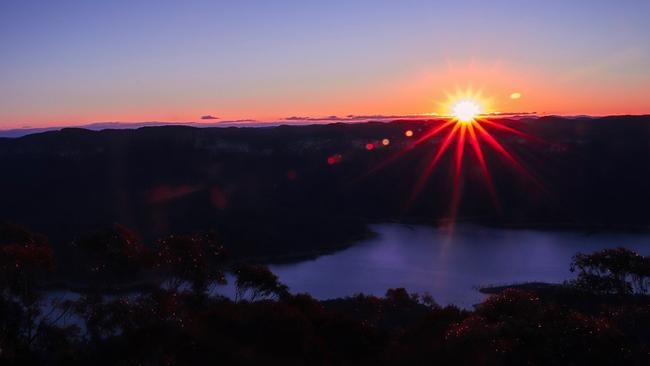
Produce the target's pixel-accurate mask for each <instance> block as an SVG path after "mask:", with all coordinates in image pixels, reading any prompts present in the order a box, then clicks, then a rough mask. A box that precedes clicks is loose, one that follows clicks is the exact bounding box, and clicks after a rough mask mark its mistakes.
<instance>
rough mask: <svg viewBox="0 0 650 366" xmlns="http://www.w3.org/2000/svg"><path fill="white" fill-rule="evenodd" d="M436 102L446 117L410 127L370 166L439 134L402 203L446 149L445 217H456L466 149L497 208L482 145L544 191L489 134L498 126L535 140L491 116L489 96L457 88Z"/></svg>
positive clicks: (421, 186)
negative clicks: (398, 145)
mask: <svg viewBox="0 0 650 366" xmlns="http://www.w3.org/2000/svg"><path fill="white" fill-rule="evenodd" d="M439 104H440V109H441V110H443V111H445V114H443V115H442V116H444V117H448V118H444V119H442V118H441V119H440V120H439V121H435V122H432V123H431V128H430V129H429V130H428V131H424V132H422V133H421V134H420V135H419V136H417V135H415V134H414V132H413V131H412V130H407V131H406V132H405V136H406V137H407V138H411V137H413V138H414V140H413V141H412V142H411V143H409V144H408V145H407V146H406V147H404V148H403V149H402V150H400V151H398V152H396V153H395V154H394V155H393V156H391V157H390V158H389V159H388V160H386V161H384V162H383V163H381V164H380V165H379V166H378V167H375V168H373V170H372V171H376V170H378V169H381V168H382V167H384V166H386V165H387V164H389V163H390V162H392V161H394V160H396V159H398V158H399V157H400V156H401V155H403V154H405V153H408V152H409V151H412V150H413V149H414V148H415V147H416V146H417V145H419V144H421V143H423V142H426V141H430V140H431V139H433V138H434V137H435V136H442V138H441V139H440V140H439V142H437V143H436V147H434V149H435V153H434V154H433V155H432V158H431V160H430V161H429V162H428V164H426V166H425V167H424V170H423V171H422V173H421V174H420V176H419V178H418V179H417V181H416V183H415V187H414V189H413V191H412V192H411V195H410V197H409V199H408V201H407V203H406V207H408V206H410V205H411V204H412V203H413V202H414V200H415V199H416V198H417V196H418V195H419V194H420V193H421V192H422V190H423V189H424V188H425V185H426V182H427V180H428V179H429V176H430V175H431V173H432V171H433V169H434V168H435V166H436V165H437V164H438V163H439V162H440V160H441V158H442V156H443V155H444V154H445V152H447V151H450V150H451V154H452V158H451V161H452V174H451V178H452V180H453V182H452V186H453V187H454V188H453V192H452V197H451V202H450V210H449V215H450V216H449V217H450V218H452V219H455V218H456V214H457V212H458V208H459V204H460V195H461V187H462V184H461V183H462V180H463V179H464V178H463V175H462V174H461V172H462V170H463V165H464V160H466V159H467V158H466V156H467V155H468V153H469V155H473V157H474V159H475V161H476V163H477V167H478V168H479V171H481V172H482V175H483V178H484V184H485V186H486V188H487V190H488V192H489V194H490V196H491V198H492V201H493V204H494V206H495V207H496V208H497V209H499V206H500V204H499V200H498V197H497V192H496V190H495V187H494V185H493V182H492V176H491V174H490V171H489V169H488V165H487V161H486V155H485V153H484V149H485V148H486V147H489V148H491V150H493V152H494V153H493V154H494V155H495V156H500V157H502V158H504V159H505V160H506V161H508V162H509V163H510V164H511V165H512V166H513V167H514V169H515V170H516V171H517V172H518V173H520V174H522V175H523V176H525V177H527V178H528V180H529V181H530V182H532V183H534V185H535V186H537V187H538V188H540V189H541V190H542V191H544V187H543V186H542V185H541V183H539V182H538V181H537V180H536V179H535V177H533V176H532V175H531V174H530V173H529V172H528V171H527V170H526V168H525V167H524V166H523V165H522V164H521V163H520V162H519V161H518V160H517V159H516V158H515V157H514V156H513V155H512V154H511V153H510V152H509V151H508V150H507V149H506V147H505V146H504V145H502V143H501V142H500V141H499V140H498V139H497V137H496V136H494V135H493V132H496V131H497V130H498V131H500V133H501V134H503V133H509V134H513V135H516V136H519V137H522V138H524V139H526V140H528V141H536V139H535V138H534V137H532V136H530V135H528V134H526V133H524V132H521V131H518V130H516V129H514V128H512V127H510V126H509V125H508V124H505V123H502V122H501V121H499V120H498V119H495V118H491V117H490V116H491V114H492V113H495V112H491V111H492V106H491V99H490V98H485V97H483V96H482V95H481V91H472V90H471V89H468V90H465V91H463V90H460V89H457V90H456V93H455V94H449V93H447V101H446V102H443V103H439ZM466 150H467V151H466Z"/></svg>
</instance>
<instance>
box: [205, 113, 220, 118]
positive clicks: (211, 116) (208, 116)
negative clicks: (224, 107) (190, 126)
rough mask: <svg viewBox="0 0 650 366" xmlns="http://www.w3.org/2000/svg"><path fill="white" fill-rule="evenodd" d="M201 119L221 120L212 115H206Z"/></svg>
mask: <svg viewBox="0 0 650 366" xmlns="http://www.w3.org/2000/svg"><path fill="white" fill-rule="evenodd" d="M201 119H219V117H215V116H213V115H211V114H208V115H205V116H201Z"/></svg>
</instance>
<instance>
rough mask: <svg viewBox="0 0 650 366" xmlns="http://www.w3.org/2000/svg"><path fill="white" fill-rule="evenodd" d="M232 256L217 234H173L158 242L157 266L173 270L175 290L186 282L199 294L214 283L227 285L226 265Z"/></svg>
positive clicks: (172, 281)
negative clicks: (229, 256) (220, 242)
mask: <svg viewBox="0 0 650 366" xmlns="http://www.w3.org/2000/svg"><path fill="white" fill-rule="evenodd" d="M227 258H228V254H227V252H226V250H225V249H224V247H223V246H222V245H221V244H219V242H218V241H217V239H216V236H215V235H214V234H209V233H208V234H193V235H172V236H169V237H168V238H166V239H162V240H160V241H158V252H157V261H156V265H157V267H158V268H162V269H165V270H167V271H169V273H170V274H171V276H172V278H171V280H170V282H171V284H172V286H173V287H175V288H178V287H179V286H180V285H181V284H182V283H183V282H184V281H187V282H189V283H190V285H191V286H192V290H193V291H194V292H196V293H203V292H205V291H206V290H207V288H208V287H209V285H210V284H212V283H215V282H216V283H221V284H223V283H225V282H226V277H225V274H224V271H223V270H224V265H225V263H226V260H227Z"/></svg>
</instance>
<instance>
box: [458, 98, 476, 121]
mask: <svg viewBox="0 0 650 366" xmlns="http://www.w3.org/2000/svg"><path fill="white" fill-rule="evenodd" d="M451 114H452V115H453V116H454V118H456V119H457V120H458V121H460V122H463V123H469V122H472V121H474V120H475V119H476V117H478V115H479V114H481V106H480V104H479V103H478V102H476V101H475V100H471V99H464V100H459V101H458V102H456V103H455V104H454V105H453V106H452V108H451Z"/></svg>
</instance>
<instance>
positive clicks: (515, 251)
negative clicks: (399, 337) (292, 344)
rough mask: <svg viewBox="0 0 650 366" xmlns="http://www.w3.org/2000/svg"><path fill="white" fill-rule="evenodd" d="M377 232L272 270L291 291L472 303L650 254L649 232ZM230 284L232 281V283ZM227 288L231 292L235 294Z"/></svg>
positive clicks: (396, 228) (389, 228) (472, 228)
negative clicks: (577, 264) (583, 257)
mask: <svg viewBox="0 0 650 366" xmlns="http://www.w3.org/2000/svg"><path fill="white" fill-rule="evenodd" d="M371 229H372V230H373V231H374V232H376V233H377V234H378V235H377V237H375V238H372V239H369V240H365V241H363V242H360V243H358V244H356V245H354V246H352V247H350V248H348V249H345V250H342V251H339V252H336V253H333V254H330V255H324V256H321V257H318V258H316V259H314V260H307V261H303V262H299V263H293V264H283V265H273V266H271V270H272V271H273V272H274V273H275V274H277V275H278V276H279V277H280V280H281V281H283V282H284V283H286V284H287V285H288V286H289V287H290V289H291V291H292V292H309V293H310V294H312V296H314V297H315V298H318V299H329V298H336V297H342V296H349V295H353V294H355V293H359V292H363V293H366V294H373V295H383V294H384V293H385V292H386V289H388V288H392V287H404V288H406V289H407V290H408V291H409V292H411V291H414V292H429V293H430V294H431V295H432V296H433V298H434V299H435V300H436V301H437V302H438V303H439V304H441V305H446V304H456V305H458V306H461V307H465V308H470V307H471V306H472V305H473V304H476V303H478V302H480V301H481V300H482V299H484V296H485V295H483V294H481V293H480V292H478V291H477V290H476V287H477V286H484V285H503V284H511V283H516V282H527V281H542V282H555V283H559V282H562V281H564V280H566V279H569V278H573V277H574V276H573V274H572V273H571V272H570V271H569V263H570V262H571V256H573V255H574V254H575V253H577V252H592V251H596V250H600V249H604V248H613V247H617V246H625V247H627V248H630V249H633V250H636V251H638V252H639V253H641V254H644V255H648V254H650V234H647V233H646V234H623V233H599V234H590V235H587V234H585V233H581V232H577V231H536V230H513V229H501V228H489V227H482V226H476V225H466V224H458V225H456V226H455V227H454V229H453V231H451V230H450V229H444V228H433V227H429V226H409V225H401V224H379V225H373V226H371ZM231 282H232V281H231ZM231 290H232V289H229V290H228V291H226V292H230V291H231Z"/></svg>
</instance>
